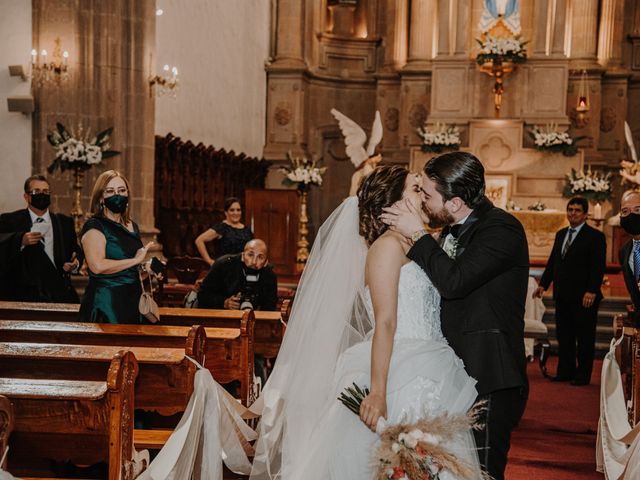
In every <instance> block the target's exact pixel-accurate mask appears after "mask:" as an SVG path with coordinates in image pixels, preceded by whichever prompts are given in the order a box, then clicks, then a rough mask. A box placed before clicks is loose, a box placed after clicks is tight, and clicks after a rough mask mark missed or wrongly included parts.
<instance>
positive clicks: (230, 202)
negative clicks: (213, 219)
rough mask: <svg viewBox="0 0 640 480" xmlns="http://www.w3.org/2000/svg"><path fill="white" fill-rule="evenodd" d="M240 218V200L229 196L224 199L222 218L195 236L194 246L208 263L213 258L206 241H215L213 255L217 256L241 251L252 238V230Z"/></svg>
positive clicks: (211, 261)
mask: <svg viewBox="0 0 640 480" xmlns="http://www.w3.org/2000/svg"><path fill="white" fill-rule="evenodd" d="M241 219H242V207H241V206H240V200H239V199H238V198H236V197H229V198H227V199H226V200H225V201H224V220H223V221H222V222H219V223H216V224H214V225H212V226H211V228H208V229H207V230H205V231H204V232H202V233H201V234H200V235H199V236H198V238H196V242H195V243H196V248H197V249H198V252H199V253H200V256H201V257H202V258H203V259H204V260H206V261H207V262H208V263H209V265H213V262H214V259H212V258H211V256H210V255H209V252H208V251H207V246H206V244H207V243H208V242H213V241H214V242H215V244H214V248H215V257H216V258H219V257H221V256H223V255H233V254H236V253H240V252H242V249H243V248H244V246H245V244H246V243H247V242H248V241H249V240H251V239H252V238H253V232H252V231H251V229H250V228H249V227H247V226H245V225H244V224H243V223H242V222H241Z"/></svg>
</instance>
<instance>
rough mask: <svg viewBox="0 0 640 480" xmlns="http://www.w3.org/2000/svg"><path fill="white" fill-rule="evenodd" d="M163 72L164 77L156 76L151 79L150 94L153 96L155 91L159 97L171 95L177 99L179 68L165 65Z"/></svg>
mask: <svg viewBox="0 0 640 480" xmlns="http://www.w3.org/2000/svg"><path fill="white" fill-rule="evenodd" d="M162 71H163V74H162V75H157V74H156V75H153V76H152V77H150V78H149V88H150V92H149V94H150V95H151V96H153V93H154V91H155V94H156V96H158V97H161V96H163V95H170V96H171V97H173V98H175V97H176V92H177V90H178V67H169V65H165V66H164V67H162Z"/></svg>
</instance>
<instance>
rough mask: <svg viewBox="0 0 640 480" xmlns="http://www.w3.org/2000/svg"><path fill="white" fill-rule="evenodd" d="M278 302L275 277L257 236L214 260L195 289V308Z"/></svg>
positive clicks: (273, 304) (263, 305) (253, 306)
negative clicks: (234, 252)
mask: <svg viewBox="0 0 640 480" xmlns="http://www.w3.org/2000/svg"><path fill="white" fill-rule="evenodd" d="M277 303H278V280H277V277H276V274H275V273H273V270H272V269H271V266H270V265H267V245H266V244H265V243H264V241H262V240H260V239H254V240H250V241H248V242H247V243H246V245H245V246H244V250H243V252H242V253H240V254H235V255H224V256H222V257H220V258H219V259H218V260H216V262H215V263H214V264H213V266H212V267H211V270H209V273H208V274H207V276H206V278H205V279H204V281H203V282H202V285H200V291H199V292H198V308H220V309H227V310H244V309H246V308H251V309H253V310H276V304H277Z"/></svg>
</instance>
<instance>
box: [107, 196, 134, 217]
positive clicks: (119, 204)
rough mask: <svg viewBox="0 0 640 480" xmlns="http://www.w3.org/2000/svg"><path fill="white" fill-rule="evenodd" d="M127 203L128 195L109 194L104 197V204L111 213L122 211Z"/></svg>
mask: <svg viewBox="0 0 640 480" xmlns="http://www.w3.org/2000/svg"><path fill="white" fill-rule="evenodd" d="M128 204H129V197H125V196H124V195H117V194H116V195H111V196H110V197H107V198H105V199H104V206H105V207H106V208H108V209H109V210H111V211H112V212H113V213H124V211H125V210H126V209H127V205H128Z"/></svg>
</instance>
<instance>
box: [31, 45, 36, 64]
mask: <svg viewBox="0 0 640 480" xmlns="http://www.w3.org/2000/svg"><path fill="white" fill-rule="evenodd" d="M37 59H38V52H37V50H36V49H35V48H34V49H32V50H31V65H35V64H36V61H37Z"/></svg>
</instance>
